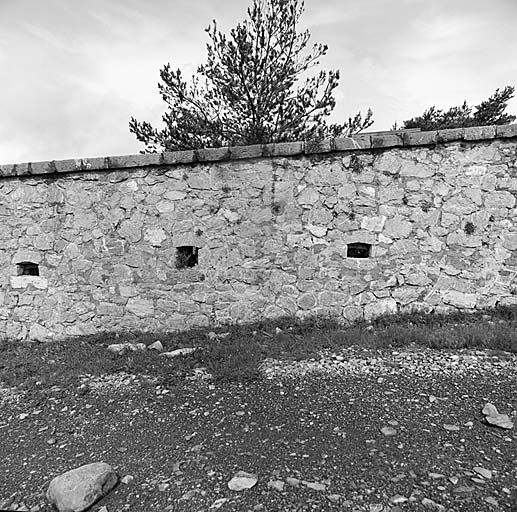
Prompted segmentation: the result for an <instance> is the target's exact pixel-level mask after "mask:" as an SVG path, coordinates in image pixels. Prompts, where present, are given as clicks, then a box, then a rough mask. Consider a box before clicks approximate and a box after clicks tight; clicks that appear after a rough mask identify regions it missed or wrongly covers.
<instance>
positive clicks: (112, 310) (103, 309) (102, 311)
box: [96, 302, 124, 316]
mask: <svg viewBox="0 0 517 512" xmlns="http://www.w3.org/2000/svg"><path fill="white" fill-rule="evenodd" d="M96 312H97V315H100V316H123V314H124V308H123V307H122V306H120V305H118V304H113V303H111V302H101V303H100V304H98V305H97V308H96Z"/></svg>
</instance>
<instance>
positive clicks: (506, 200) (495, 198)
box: [485, 190, 515, 208]
mask: <svg viewBox="0 0 517 512" xmlns="http://www.w3.org/2000/svg"><path fill="white" fill-rule="evenodd" d="M485 206H486V207H487V208H513V207H514V206H515V196H514V195H513V194H512V193H511V192H508V191H507V190H501V191H494V192H489V193H488V194H487V195H486V196H485Z"/></svg>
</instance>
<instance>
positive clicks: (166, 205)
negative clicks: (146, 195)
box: [156, 199, 176, 213]
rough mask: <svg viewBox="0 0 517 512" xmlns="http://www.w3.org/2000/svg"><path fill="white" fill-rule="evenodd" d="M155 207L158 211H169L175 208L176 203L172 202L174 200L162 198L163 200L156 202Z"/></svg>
mask: <svg viewBox="0 0 517 512" xmlns="http://www.w3.org/2000/svg"><path fill="white" fill-rule="evenodd" d="M156 209H157V210H158V211H159V212H160V213H171V212H173V211H174V210H175V209H176V205H175V204H174V201H171V200H170V199H164V200H163V201H159V202H158V203H156Z"/></svg>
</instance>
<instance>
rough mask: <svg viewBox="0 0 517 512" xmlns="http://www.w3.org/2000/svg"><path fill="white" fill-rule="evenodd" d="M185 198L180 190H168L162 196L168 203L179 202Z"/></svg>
mask: <svg viewBox="0 0 517 512" xmlns="http://www.w3.org/2000/svg"><path fill="white" fill-rule="evenodd" d="M186 196H187V194H186V192H184V191H182V190H169V191H168V192H165V194H164V197H165V199H168V200H169V201H181V200H182V199H185V197H186Z"/></svg>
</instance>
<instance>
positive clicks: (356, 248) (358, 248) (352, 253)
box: [346, 242, 372, 258]
mask: <svg viewBox="0 0 517 512" xmlns="http://www.w3.org/2000/svg"><path fill="white" fill-rule="evenodd" d="M371 249H372V246H371V244H364V243H362V242H353V243H351V244H348V245H347V250H346V256H347V258H369V257H370V253H371Z"/></svg>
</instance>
